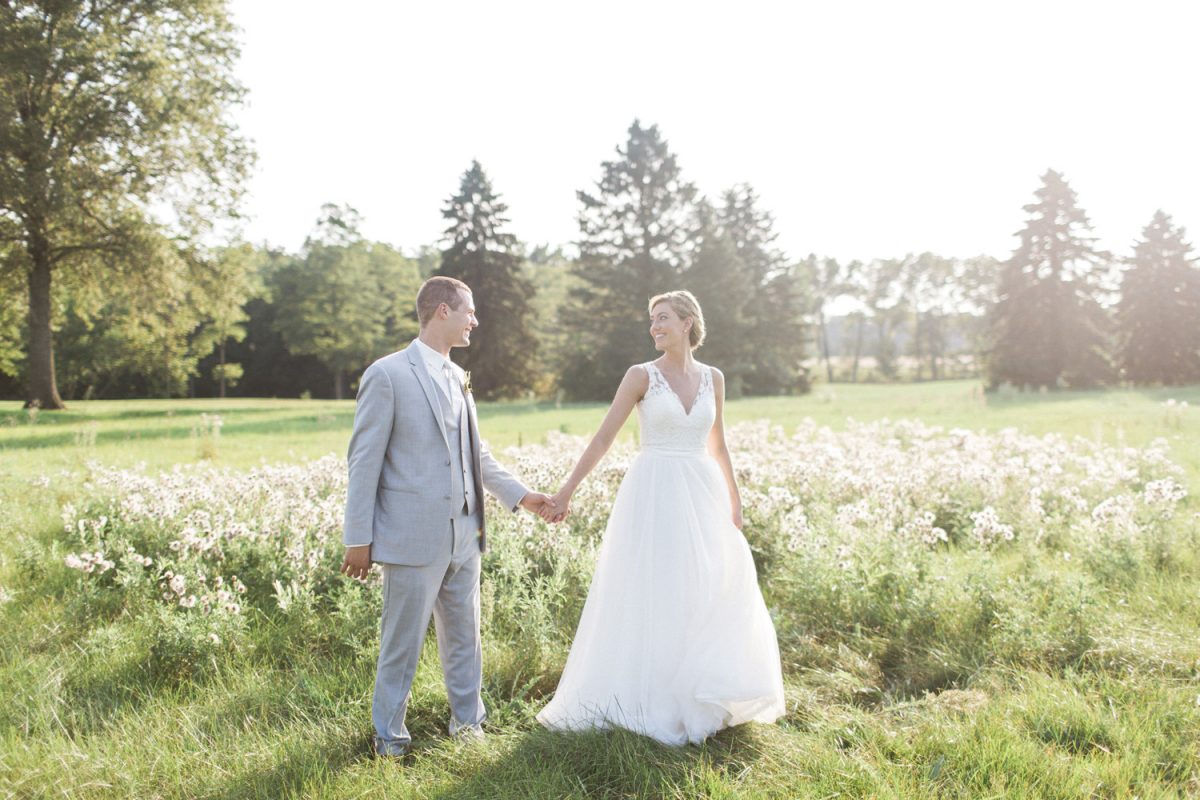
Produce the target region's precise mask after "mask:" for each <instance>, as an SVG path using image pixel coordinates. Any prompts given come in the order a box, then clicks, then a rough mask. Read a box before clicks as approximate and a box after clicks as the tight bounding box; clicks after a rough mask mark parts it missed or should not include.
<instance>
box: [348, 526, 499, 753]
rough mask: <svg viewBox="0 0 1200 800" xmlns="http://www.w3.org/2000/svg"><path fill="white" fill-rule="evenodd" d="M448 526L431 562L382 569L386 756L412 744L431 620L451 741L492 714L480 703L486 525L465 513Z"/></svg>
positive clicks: (380, 697)
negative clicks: (414, 701)
mask: <svg viewBox="0 0 1200 800" xmlns="http://www.w3.org/2000/svg"><path fill="white" fill-rule="evenodd" d="M449 527H450V530H449V531H447V536H446V538H445V540H444V541H445V545H444V547H442V548H439V552H438V555H437V557H436V558H435V559H434V560H433V561H432V562H430V563H429V564H425V565H422V566H406V565H401V564H380V567H381V568H382V569H383V621H382V626H381V630H380V643H379V663H378V667H377V669H376V673H375V699H374V702H373V704H372V709H371V715H372V718H373V720H374V723H375V733H376V736H377V737H378V741H377V744H376V746H377V747H378V748H379V749H380V750H381V751H384V752H388V751H398V750H400V749H402V748H403V747H404V746H405V745H407V744H408V743H409V742H410V741H411V740H412V737H411V736H410V735H409V732H408V727H407V726H406V725H405V724H404V717H405V713H406V712H407V711H408V700H409V694H410V691H411V689H412V682H413V676H414V675H416V672H417V662H418V661H419V660H420V657H421V648H422V646H423V644H424V641H425V632H426V631H427V630H428V629H429V617H430V615H431V614H432V616H433V621H434V627H435V629H436V630H437V643H438V655H439V656H440V658H441V661H442V674H443V676H444V677H445V680H446V694H447V695H448V697H449V699H450V733H451V735H453V734H454V733H456V732H457V731H458V729H459V728H462V727H465V726H471V725H479V724H481V723H482V722H483V720H484V717H485V716H486V712H485V710H484V707H483V699H482V698H481V697H480V689H481V687H482V684H483V653H482V648H481V647H480V640H479V625H480V619H479V569H480V553H479V542H478V539H477V538H476V531H477V529H478V528H479V520H478V518H477V517H476V516H467V515H461V516H459V517H456V518H455V519H453V520H452V521H451V522H450V525H449Z"/></svg>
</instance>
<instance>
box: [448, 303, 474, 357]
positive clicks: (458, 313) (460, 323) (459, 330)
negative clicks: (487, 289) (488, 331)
mask: <svg viewBox="0 0 1200 800" xmlns="http://www.w3.org/2000/svg"><path fill="white" fill-rule="evenodd" d="M458 297H459V301H460V302H459V304H458V308H451V309H450V313H449V315H448V316H447V317H446V327H447V330H448V331H449V332H450V334H451V336H452V337H453V338H452V339H451V343H450V346H451V347H466V346H468V345H469V344H471V331H472V330H474V329H475V328H476V327H478V325H479V320H478V319H476V318H475V299H474V298H473V297H472V296H471V293H470V292H464V291H463V290H462V289H459V290H458Z"/></svg>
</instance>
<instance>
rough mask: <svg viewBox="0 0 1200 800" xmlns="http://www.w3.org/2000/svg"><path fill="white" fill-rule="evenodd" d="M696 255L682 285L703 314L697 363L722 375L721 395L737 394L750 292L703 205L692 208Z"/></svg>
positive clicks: (746, 367)
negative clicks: (700, 349)
mask: <svg viewBox="0 0 1200 800" xmlns="http://www.w3.org/2000/svg"><path fill="white" fill-rule="evenodd" d="M696 230H697V232H696V242H697V243H696V251H695V254H694V258H693V260H692V263H691V265H690V266H689V267H688V268H687V271H686V273H685V277H684V284H685V285H686V288H687V289H689V290H690V291H691V292H692V294H694V295H695V296H696V299H697V300H699V301H700V307H701V308H702V309H703V311H704V324H705V327H706V328H707V334H706V336H705V339H704V345H703V351H702V353H701V354H700V360H701V361H703V362H704V363H706V364H711V365H713V366H715V367H717V368H718V369H720V370H721V372H722V373H724V375H725V393H726V395H727V396H729V397H739V396H741V394H742V390H743V387H744V382H745V379H746V375H747V374H748V373H749V372H750V369H751V367H752V363H753V362H752V356H753V352H752V349H751V342H750V341H749V340H748V339H747V338H746V337H745V336H744V333H745V330H746V314H747V311H748V307H749V306H750V304H751V303H753V302H754V301H755V300H756V299H757V298H756V292H755V287H754V285H753V284H752V283H751V280H750V275H749V272H748V270H747V269H746V267H745V265H744V264H743V263H742V260H741V257H740V256H739V255H738V252H737V248H736V247H735V245H734V243H733V241H732V239H731V238H730V237H729V234H728V233H726V232H725V230H724V229H723V228H722V227H721V226H720V225H719V224H718V223H717V220H716V212H715V211H714V209H713V208H712V206H711V205H710V204H709V203H708V201H707V200H701V201H700V202H699V203H697V204H696Z"/></svg>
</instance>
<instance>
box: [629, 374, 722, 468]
mask: <svg viewBox="0 0 1200 800" xmlns="http://www.w3.org/2000/svg"><path fill="white" fill-rule="evenodd" d="M642 367H643V368H644V369H645V370H646V373H647V374H648V375H649V376H650V386H649V388H647V389H646V394H645V396H644V397H642V399H641V402H639V403H638V424H639V425H640V426H641V429H642V434H641V435H642V449H643V450H653V451H655V452H667V453H680V454H702V453H704V451H705V444H706V443H707V441H708V432H709V431H710V430H711V429H712V426H713V421H714V420H715V419H716V414H717V407H716V402H715V400H714V398H713V384H712V367H708V366H705V365H703V364H701V365H700V388H699V389H697V390H696V399H695V400H694V401H693V402H692V408H691V411H690V412H689V411H686V410H685V409H684V405H683V403H684V400H683V399H682V398H680V397H679V395H677V394H675V390H674V389H672V388H671V385H670V384H669V383H667V379H666V378H665V377H664V376H663V374H662V372H660V371H659V369H658V367H656V366H654V364H653V363H646V364H643V365H642ZM687 399H689V400H690V399H691V398H687Z"/></svg>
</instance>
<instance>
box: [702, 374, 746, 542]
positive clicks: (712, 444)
mask: <svg viewBox="0 0 1200 800" xmlns="http://www.w3.org/2000/svg"><path fill="white" fill-rule="evenodd" d="M712 381H713V398H714V399H715V400H716V401H717V419H716V421H715V422H713V426H712V430H710V431H709V432H708V452H709V453H710V454H711V455H712V457H713V458H715V459H716V460H717V464H718V465H720V467H721V472H722V473H723V474H724V475H725V485H726V486H728V487H729V504H730V505H731V506H732V507H733V524H734V525H736V526H737V527H738V529H739V530H740V529H741V527H742V495H741V493H740V492H739V491H738V485H737V478H735V477H734V475H733V461H732V460H731V459H730V458H729V448H728V447H727V446H726V445H725V376H724V375H722V374H721V370H719V369H717V368H716V367H713V368H712Z"/></svg>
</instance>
